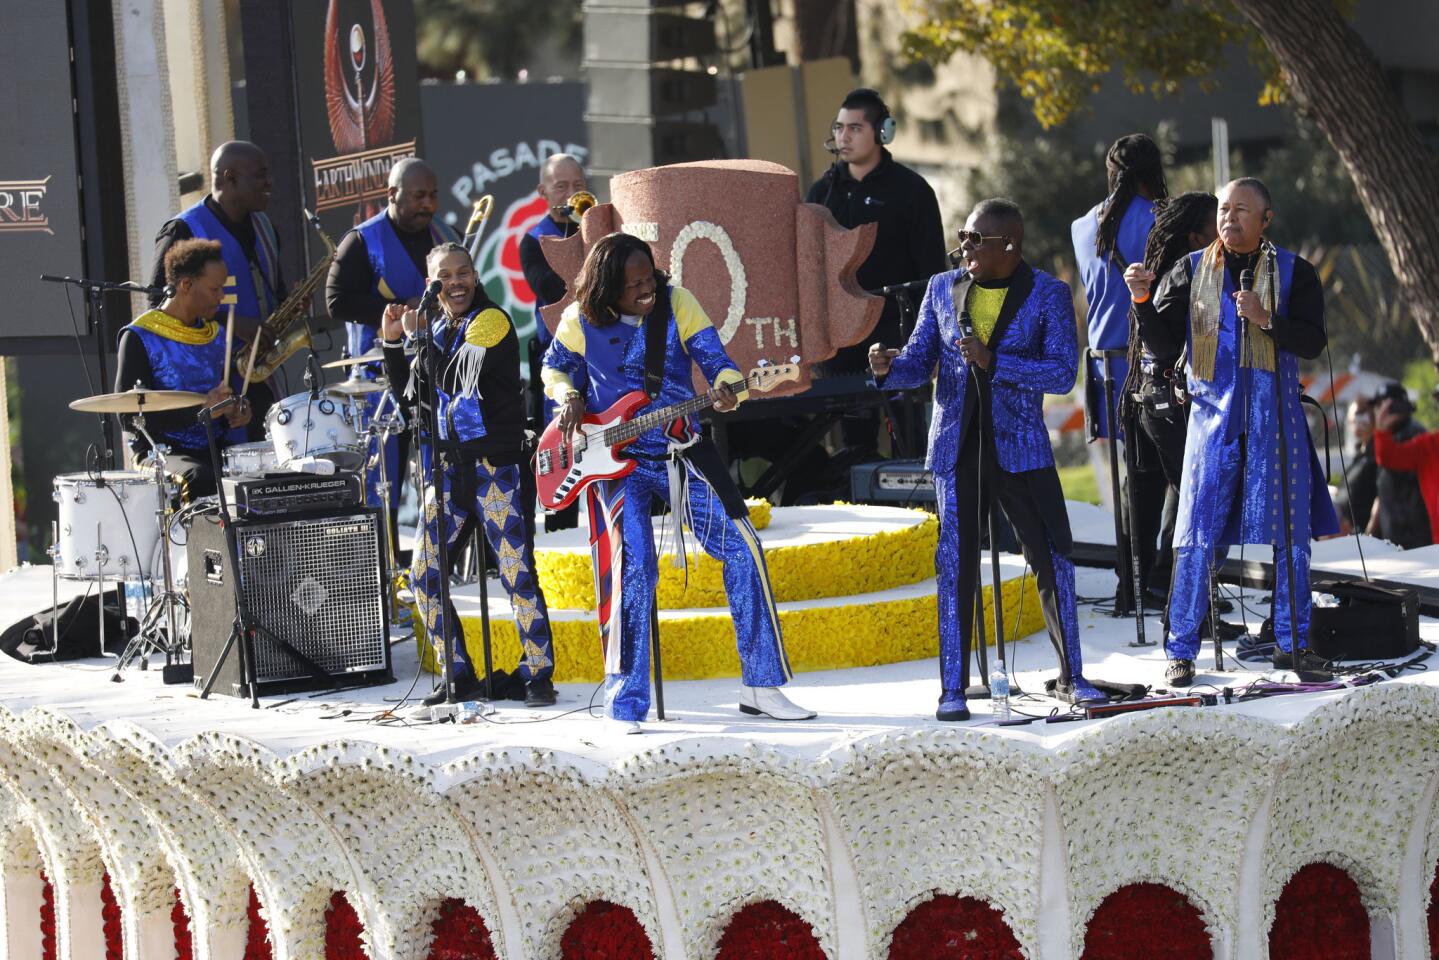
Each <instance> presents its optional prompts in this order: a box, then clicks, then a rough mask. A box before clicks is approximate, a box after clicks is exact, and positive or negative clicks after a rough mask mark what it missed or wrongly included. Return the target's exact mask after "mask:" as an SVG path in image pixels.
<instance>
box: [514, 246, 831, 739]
mask: <svg viewBox="0 0 1439 960" xmlns="http://www.w3.org/2000/svg"><path fill="white" fill-rule="evenodd" d="M696 363H697V364H699V367H700V370H701V371H703V373H704V375H705V377H706V378H707V379H708V380H709V381H710V383H711V384H713V386H712V387H711V390H710V395H711V397H712V398H713V399H714V400H715V409H716V410H719V411H721V412H723V411H726V410H732V409H734V407H735V406H736V405H737V404H738V403H739V401H740V400H741V399H742V394H743V393H744V391H740V393H739V394H736V393H735V392H734V391H733V390H732V389H731V387H730V385H731V384H736V383H739V384H742V383H743V382H744V378H743V376H741V374H740V372H739V370H737V369H736V368H735V365H734V363H733V362H732V361H731V360H730V358H729V356H728V355H727V354H726V353H725V350H724V345H723V344H722V343H721V342H720V338H719V334H718V333H717V332H716V331H715V329H714V326H713V325H712V324H711V323H710V321H709V318H708V317H706V316H705V313H704V310H703V309H702V308H701V307H700V305H699V303H698V301H696V300H695V298H694V296H693V295H692V294H691V293H690V292H689V291H687V290H685V289H683V288H682V287H676V286H672V285H671V284H670V282H669V278H668V277H667V276H666V275H665V274H664V273H663V272H661V271H660V270H659V269H657V268H656V266H655V262H654V254H653V253H652V252H651V251H650V248H649V245H648V244H647V243H645V242H644V241H643V240H640V239H639V238H637V237H633V236H629V235H628V234H622V233H612V234H610V235H609V236H607V237H604V238H602V239H600V240H599V241H598V242H597V243H596V244H595V245H594V246H593V247H591V248H590V251H589V254H588V255H587V256H586V258H585V263H584V266H583V267H582V268H581V270H580V275H579V279H578V281H577V283H576V287H575V302H574V303H573V304H571V305H570V307H569V308H568V309H567V310H566V311H565V313H564V315H563V317H562V318H561V320H560V322H559V325H558V327H556V329H555V337H554V340H553V341H552V342H551V343H550V346H549V349H548V350H546V352H545V359H544V369H543V371H542V379H543V381H544V385H545V393H546V395H547V396H549V397H550V399H552V400H554V401H555V402H556V403H557V404H559V427H560V430H561V431H562V432H563V433H565V434H566V435H573V434H574V433H575V432H576V430H577V428H578V427H579V425H580V423H581V422H582V421H583V419H584V416H585V410H586V407H587V406H588V407H589V408H591V409H595V410H604V409H607V408H608V407H610V406H611V405H613V404H614V403H615V402H616V401H617V400H619V399H620V398H621V397H623V396H624V395H625V394H628V393H630V392H632V391H635V390H644V391H645V392H646V393H647V394H649V396H650V397H651V402H652V403H653V404H656V405H660V406H666V405H669V404H672V403H676V402H679V401H682V400H684V399H685V398H687V397H688V396H690V395H691V394H692V393H693V374H692V366H691V365H692V364H696ZM582 371H583V372H585V373H587V374H588V377H589V384H588V387H587V390H586V392H585V393H583V394H582V393H580V392H579V391H578V390H576V389H575V387H574V382H575V381H574V379H573V378H574V377H575V376H576V374H578V373H580V372H582ZM625 453H626V455H628V456H631V457H633V458H635V460H636V461H637V464H638V466H637V467H636V468H635V469H634V470H633V471H632V472H630V473H629V474H627V475H626V476H624V477H621V478H619V479H616V480H604V481H598V482H596V483H594V484H592V485H591V486H590V487H589V488H588V490H587V493H588V497H587V501H586V502H587V505H588V514H589V528H590V544H591V549H592V550H593V551H594V565H595V574H596V583H595V593H596V596H597V597H598V600H599V602H598V604H597V606H598V612H599V618H600V637H601V641H602V642H603V644H604V649H605V714H606V716H607V717H608V718H609V720H610V722H611V723H612V724H613V725H614V726H615V727H616V728H617V729H618V730H620V731H622V732H625V733H640V732H642V730H641V727H640V721H641V720H643V719H644V718H645V716H646V715H647V714H648V712H649V707H650V682H649V659H650V644H651V639H652V638H651V630H652V629H655V628H656V626H657V622H658V621H657V619H656V618H655V616H654V610H653V604H654V598H655V594H656V590H657V588H658V583H659V561H658V557H657V556H656V551H655V545H654V530H653V526H652V522H651V518H650V513H651V509H650V508H651V506H652V504H653V503H654V501H655V499H656V498H658V499H660V500H662V501H663V502H664V503H666V504H667V505H668V506H669V507H670V508H671V509H672V510H673V511H674V516H673V518H672V519H671V521H670V527H671V529H672V530H673V531H674V532H675V549H674V555H675V557H676V558H679V557H681V556H683V553H684V543H683V539H682V538H683V535H684V533H683V531H684V528H688V529H689V530H690V531H693V534H694V536H695V538H696V539H697V540H698V541H699V543H700V545H701V546H703V547H704V549H705V552H707V553H708V554H709V555H710V556H712V557H714V558H715V559H716V560H719V561H720V562H722V563H723V564H724V581H725V592H726V594H727V595H728V598H729V606H730V612H731V614H732V615H733V617H734V624H735V639H736V643H737V645H738V648H739V656H740V663H741V665H742V667H741V676H742V682H743V684H744V688H743V691H742V693H741V697H740V703H739V707H740V710H741V712H743V713H746V714H751V715H761V714H762V715H766V716H769V717H772V718H774V719H776V720H807V719H809V718H811V717H813V716H814V712H813V711H810V710H805V709H803V708H800V707H797V706H796V705H795V704H793V703H791V702H790V701H789V699H788V698H787V697H785V695H784V694H783V693H782V692H781V691H780V689H779V688H780V687H781V686H782V685H783V684H784V683H785V682H786V681H787V680H788V679H789V678H790V677H791V676H792V674H791V671H790V667H789V661H788V658H787V657H786V656H785V651H784V640H783V637H782V636H781V633H780V624H779V611H778V609H777V608H776V606H775V602H774V595H773V591H772V590H771V588H770V583H769V574H768V572H767V570H766V569H765V562H764V551H763V549H762V548H761V546H760V542H759V536H758V535H757V534H756V533H755V530H754V527H753V526H752V525H751V524H750V521H749V515H748V512H747V510H746V508H745V505H744V500H743V499H742V498H741V497H740V494H739V491H738V490H737V489H736V488H735V485H734V481H733V480H731V479H730V476H729V473H728V472H727V471H726V470H725V467H724V463H723V461H722V460H721V458H720V455H719V451H718V450H717V449H716V448H715V446H714V445H713V444H712V443H711V442H709V441H708V440H706V439H704V438H703V437H702V436H701V434H700V432H699V424H698V423H697V422H696V421H695V420H694V419H693V418H692V417H686V418H681V419H677V420H675V421H672V422H670V423H668V424H666V425H664V426H662V427H655V428H653V429H651V430H648V431H646V432H645V433H643V434H641V435H640V437H639V438H638V439H637V440H635V441H634V443H633V444H631V445H630V446H628V447H627V448H626V449H625Z"/></svg>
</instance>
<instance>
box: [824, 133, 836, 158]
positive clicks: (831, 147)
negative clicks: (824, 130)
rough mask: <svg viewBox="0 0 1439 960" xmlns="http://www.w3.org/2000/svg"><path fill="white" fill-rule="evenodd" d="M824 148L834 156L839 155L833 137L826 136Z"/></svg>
mask: <svg viewBox="0 0 1439 960" xmlns="http://www.w3.org/2000/svg"><path fill="white" fill-rule="evenodd" d="M824 148H825V150H826V151H827V152H829V153H831V154H833V155H834V156H836V157H837V156H839V144H837V143H835V142H834V137H828V138H827V139H826V140H825V141H824Z"/></svg>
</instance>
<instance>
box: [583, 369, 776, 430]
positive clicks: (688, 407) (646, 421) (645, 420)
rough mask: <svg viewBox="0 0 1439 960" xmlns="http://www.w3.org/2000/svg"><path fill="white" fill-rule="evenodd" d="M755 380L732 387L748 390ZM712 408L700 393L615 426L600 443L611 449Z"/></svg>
mask: <svg viewBox="0 0 1439 960" xmlns="http://www.w3.org/2000/svg"><path fill="white" fill-rule="evenodd" d="M757 379H758V377H756V376H748V377H745V378H744V380H743V381H741V382H740V383H737V384H734V385H733V386H734V388H735V389H737V390H743V389H746V388H748V387H749V386H750V385H751V383H753V382H754V381H755V380H757ZM712 406H714V400H712V399H710V395H709V394H708V393H701V394H698V395H697V396H693V397H690V398H689V399H688V400H682V401H680V402H679V403H672V404H670V405H669V406H668V407H661V408H660V409H658V410H655V411H652V412H649V413H643V414H640V415H639V416H637V417H635V418H633V419H631V420H626V421H625V422H624V423H619V424H616V425H615V426H613V427H610V428H609V429H608V430H606V431H604V433H603V434H602V435H601V437H600V442H601V443H603V444H605V445H606V446H610V447H613V446H615V445H616V444H619V443H624V442H625V441H627V440H633V439H634V438H635V437H638V436H639V435H640V434H642V433H644V432H646V431H648V430H653V429H654V428H655V427H661V426H664V425H665V424H666V423H669V422H670V421H671V420H675V419H678V418H679V417H687V416H689V415H690V414H692V413H699V412H700V411H701V410H707V409H709V408H710V407H712Z"/></svg>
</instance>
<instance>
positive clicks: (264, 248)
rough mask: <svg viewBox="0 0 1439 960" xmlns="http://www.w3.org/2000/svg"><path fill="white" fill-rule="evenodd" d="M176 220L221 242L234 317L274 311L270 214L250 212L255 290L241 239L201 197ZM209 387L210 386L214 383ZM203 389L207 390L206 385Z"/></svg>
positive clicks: (259, 316) (228, 300)
mask: <svg viewBox="0 0 1439 960" xmlns="http://www.w3.org/2000/svg"><path fill="white" fill-rule="evenodd" d="M178 219H179V220H181V221H182V222H184V224H185V225H186V226H187V227H189V228H190V233H192V234H194V235H195V236H196V237H199V238H201V239H203V240H218V241H220V251H221V253H223V254H224V257H225V270H226V272H227V273H228V274H229V276H227V277H226V278H225V300H224V302H225V303H226V304H231V303H233V304H234V305H235V316H237V317H244V318H246V319H249V320H264V319H265V318H266V317H268V316H269V315H270V314H271V313H273V312H274V310H275V307H277V306H279V301H278V300H277V299H276V297H275V278H276V277H277V276H279V270H278V268H277V264H278V263H279V258H278V253H277V246H276V242H275V228H274V227H273V226H272V225H271V224H270V218H269V217H267V216H265V215H264V214H263V213H252V214H250V222H251V223H252V224H254V227H255V259H256V260H257V261H258V262H259V267H260V274H261V276H262V277H263V278H264V279H263V282H262V283H260V284H259V285H258V286H259V287H260V288H261V289H258V290H257V289H256V286H257V285H256V283H255V279H254V273H253V272H252V271H251V268H250V260H249V258H248V257H246V256H245V251H244V250H242V249H241V248H240V241H238V240H236V239H235V236H234V234H232V233H230V231H229V230H227V229H226V228H225V225H224V224H222V223H221V222H220V219H219V218H218V217H216V216H215V214H214V213H213V212H212V211H211V210H210V208H209V207H207V206H206V205H205V201H204V200H201V201H200V202H199V203H197V204H195V205H194V206H193V207H191V208H190V209H188V210H186V211H184V212H183V213H181V214H180V216H179V218H178ZM222 359H223V358H222ZM210 386H212V387H213V386H214V384H213V383H212V384H210ZM205 389H207V390H208V389H209V387H206V388H205Z"/></svg>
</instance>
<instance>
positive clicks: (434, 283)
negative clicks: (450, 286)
mask: <svg viewBox="0 0 1439 960" xmlns="http://www.w3.org/2000/svg"><path fill="white" fill-rule="evenodd" d="M442 286H444V284H442V283H440V281H438V280H431V281H430V285H429V286H428V287H426V288H425V295H424V296H422V297H420V305H419V306H418V307H416V308H415V312H416V313H418V314H419V315H420V316H422V317H423V316H424V315H425V311H427V310H432V309H434V306H435V301H436V300H437V299H439V296H440V288H441V287H442Z"/></svg>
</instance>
